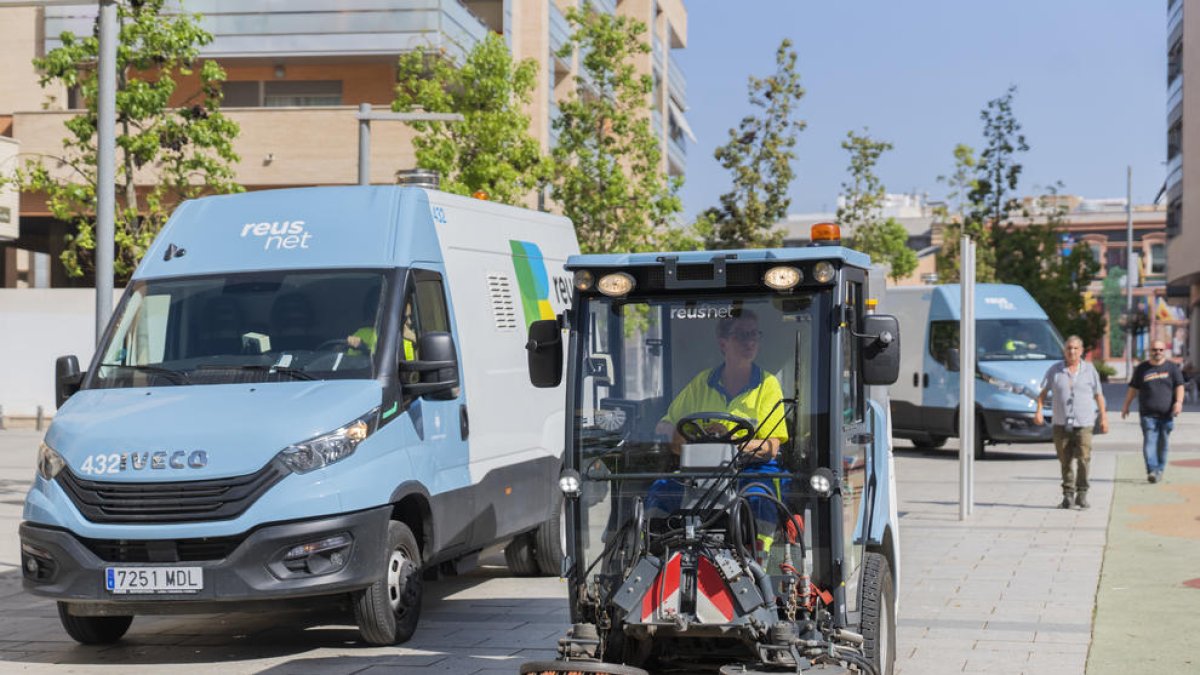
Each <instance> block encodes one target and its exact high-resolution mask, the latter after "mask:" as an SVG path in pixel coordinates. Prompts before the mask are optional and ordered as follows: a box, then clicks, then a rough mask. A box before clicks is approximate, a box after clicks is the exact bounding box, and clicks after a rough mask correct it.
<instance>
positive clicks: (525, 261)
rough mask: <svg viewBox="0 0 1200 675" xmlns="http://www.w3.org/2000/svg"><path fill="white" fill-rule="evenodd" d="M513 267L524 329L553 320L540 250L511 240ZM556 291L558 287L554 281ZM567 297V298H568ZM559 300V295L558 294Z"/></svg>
mask: <svg viewBox="0 0 1200 675" xmlns="http://www.w3.org/2000/svg"><path fill="white" fill-rule="evenodd" d="M508 244H509V246H510V247H511V249H512V258H513V267H514V268H515V269H516V273H517V287H518V288H519V289H520V291H521V307H522V308H524V310H525V327H526V328H529V324H531V323H533V322H534V321H538V320H539V319H553V318H554V308H553V307H552V306H551V305H550V275H549V274H547V273H546V262H545V261H544V260H543V259H542V249H540V248H538V245H537V244H534V243H530V242H528V241H517V240H515V239H511V240H509V242H508ZM555 282H556V283H555V287H556V290H561V289H557V286H558V285H559V284H558V283H557V282H558V280H557V279H556V280H555ZM568 297H569V296H568ZM560 299H561V293H560Z"/></svg>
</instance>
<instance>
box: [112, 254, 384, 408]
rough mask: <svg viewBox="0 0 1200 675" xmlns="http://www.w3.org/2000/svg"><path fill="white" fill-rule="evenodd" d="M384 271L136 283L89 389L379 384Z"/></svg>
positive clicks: (266, 274) (119, 311)
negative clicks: (376, 378) (316, 382)
mask: <svg viewBox="0 0 1200 675" xmlns="http://www.w3.org/2000/svg"><path fill="white" fill-rule="evenodd" d="M386 290H387V279H386V277H385V273H384V272H382V271H363V270H355V271H271V272H256V273H252V274H239V275H232V276H231V275H226V276H221V277H192V278H176V279H162V280H150V281H139V282H135V283H134V284H133V285H132V286H131V287H130V290H129V292H128V293H127V294H126V296H125V297H124V298H123V300H122V302H121V305H120V307H118V308H117V313H116V324H115V328H114V329H113V331H112V334H111V335H110V336H109V339H108V341H107V342H106V343H105V344H104V345H102V346H101V349H100V354H101V355H102V358H100V359H99V360H98V362H97V364H96V367H95V369H94V371H95V372H94V374H93V375H92V377H91V382H90V384H89V386H91V387H98V388H110V387H156V386H177V385H186V384H220V383H234V382H281V381H290V380H323V379H350V378H371V377H374V375H375V372H376V366H375V361H376V359H375V358H374V357H375V352H376V346H377V344H376V343H377V336H379V335H380V327H381V326H380V321H381V319H382V313H381V312H380V306H381V303H380V298H383V297H386Z"/></svg>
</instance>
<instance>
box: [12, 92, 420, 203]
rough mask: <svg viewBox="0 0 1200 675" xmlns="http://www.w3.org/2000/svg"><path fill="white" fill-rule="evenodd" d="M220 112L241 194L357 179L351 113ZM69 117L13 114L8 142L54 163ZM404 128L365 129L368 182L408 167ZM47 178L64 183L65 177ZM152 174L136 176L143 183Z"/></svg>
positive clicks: (408, 133)
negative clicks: (229, 126) (227, 124)
mask: <svg viewBox="0 0 1200 675" xmlns="http://www.w3.org/2000/svg"><path fill="white" fill-rule="evenodd" d="M223 111H224V113H225V114H226V115H227V116H228V117H229V118H230V119H231V120H233V121H234V122H237V123H238V125H239V126H240V127H241V133H240V134H239V135H238V137H237V139H236V140H235V141H234V150H235V151H236V152H237V153H238V154H239V155H240V156H241V161H240V162H238V163H237V165H236V167H235V171H236V175H237V177H236V180H237V181H238V182H239V183H241V184H242V185H245V186H247V187H286V186H294V185H352V184H354V183H356V182H357V180H358V155H357V152H358V120H357V118H356V116H357V114H358V108H357V107H356V106H329V107H305V108H225V109H223ZM75 114H76V113H74V112H62V111H54V112H44V111H36V112H17V113H15V114H14V115H13V135H14V137H15V138H16V139H18V140H19V141H20V142H21V152H22V154H26V155H44V156H48V157H55V156H58V155H60V154H61V153H62V138H63V136H64V133H65V129H64V128H63V123H64V122H65V121H66V120H67V119H69V118H70V117H72V116H73V115H75ZM412 137H413V132H412V129H411V128H410V127H409V126H408V125H406V124H402V123H399V122H376V123H374V124H372V125H371V177H370V178H371V182H372V183H376V184H388V183H393V182H395V173H396V171H397V170H398V169H411V168H413V167H414V166H415V165H416V159H415V157H414V155H413V149H412ZM48 165H49V167H50V168H51V170H52V172H53V173H54V174H55V175H57V176H60V177H67V176H68V175H70V174H69V170H67V169H65V168H62V167H57V168H56V167H54V166H53V163H48ZM154 180H155V177H154V175H153V173H151V172H150V171H144V172H141V173H139V175H138V183H141V184H149V183H152V182H153V181H154Z"/></svg>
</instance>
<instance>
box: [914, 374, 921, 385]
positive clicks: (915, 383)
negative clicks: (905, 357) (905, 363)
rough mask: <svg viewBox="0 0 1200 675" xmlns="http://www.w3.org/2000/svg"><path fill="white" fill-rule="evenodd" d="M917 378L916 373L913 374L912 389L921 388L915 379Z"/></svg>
mask: <svg viewBox="0 0 1200 675" xmlns="http://www.w3.org/2000/svg"><path fill="white" fill-rule="evenodd" d="M918 377H920V375H918V374H917V373H913V386H914V387H919V386H921V382H920V381H919V380H918V379H917V378H918Z"/></svg>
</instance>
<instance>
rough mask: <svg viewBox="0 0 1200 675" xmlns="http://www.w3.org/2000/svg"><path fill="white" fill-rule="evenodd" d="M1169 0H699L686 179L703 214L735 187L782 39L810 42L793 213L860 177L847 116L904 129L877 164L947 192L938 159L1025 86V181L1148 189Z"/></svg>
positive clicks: (1158, 179)
mask: <svg viewBox="0 0 1200 675" xmlns="http://www.w3.org/2000/svg"><path fill="white" fill-rule="evenodd" d="M1166 5H1167V3H1166V0H1040V1H1039V0H1002V1H1000V2H996V1H992V2H984V1H983V0H905V1H903V2H897V1H895V0H890V1H889V0H854V1H850V0H823V1H820V0H738V1H737V2H733V1H731V0H690V1H688V2H686V6H687V11H688V47H687V48H686V49H683V50H678V51H677V52H676V54H675V57H676V59H677V60H678V62H679V63H680V65H681V67H682V68H683V70H684V72H685V73H686V75H687V98H688V101H687V103H688V112H687V117H688V121H689V124H690V125H691V127H692V129H693V130H694V131H695V133H696V136H697V139H698V142H697V143H694V144H689V146H688V158H687V176H686V179H687V180H686V183H685V185H684V188H683V193H682V196H683V201H684V211H685V215H686V216H687V217H688V218H689V219H690V218H691V217H692V216H694V215H695V214H696V213H698V212H700V211H702V210H703V209H704V208H706V207H707V206H710V205H712V204H714V203H716V198H717V195H720V194H721V193H723V192H725V191H727V190H728V188H729V176H728V173H727V172H726V171H725V170H724V169H722V168H721V167H720V166H719V165H718V164H717V162H716V160H715V159H713V156H712V153H713V150H714V148H716V147H717V146H718V145H721V144H723V143H725V142H726V140H727V130H728V129H729V128H730V127H733V126H736V124H737V122H738V121H739V120H740V119H741V118H742V116H743V115H745V114H748V113H749V112H751V110H752V109H751V106H750V105H749V104H748V103H747V102H746V98H747V96H746V78H747V76H748V75H750V74H755V75H760V76H762V75H767V74H769V73H771V72H773V71H774V54H775V50H776V48H777V47H778V46H779V43H780V41H781V40H782V39H783V38H785V37H788V38H791V40H792V42H793V43H794V44H795V47H796V50H797V52H798V54H799V72H800V76H801V81H802V83H803V85H804V88H805V89H806V92H807V93H806V94H805V96H804V98H803V99H802V100H801V102H800V106H799V114H798V116H799V117H800V118H801V119H803V120H805V121H806V122H807V124H808V126H807V128H806V129H805V130H804V131H802V132H801V133H800V136H799V142H798V144H797V146H796V154H797V158H796V161H795V162H794V164H793V166H794V168H795V170H796V173H797V175H796V179H795V180H794V181H793V183H792V188H791V191H790V194H791V197H792V205H791V208H790V210H789V211H790V212H791V213H805V212H812V211H821V210H826V209H828V210H833V209H834V208H835V201H836V199H837V195H838V193H839V191H840V189H841V183H842V181H843V180H844V179H845V178H846V165H847V163H848V161H847V160H848V156H847V153H846V151H845V150H843V149H842V148H841V147H840V144H841V141H842V140H843V139H844V138H845V135H846V132H847V131H850V130H851V129H854V130H859V131H861V130H862V128H863V127H868V128H869V130H870V134H871V135H872V136H873V137H875V138H878V139H883V140H887V141H890V142H891V143H893V144H894V146H895V148H894V149H893V150H892V151H891V152H889V153H887V154H885V155H884V156H883V158H882V160H881V161H880V163H879V166H878V174H879V176H880V178H881V179H882V180H883V182H884V185H885V186H886V187H887V189H888V191H889V192H911V191H913V190H916V191H918V192H929V193H930V196H931V197H932V198H935V199H936V198H940V197H942V196H944V193H945V187H944V186H943V185H942V184H940V183H938V182H937V177H938V176H939V175H943V174H947V173H949V172H950V171H951V170H952V168H953V155H952V151H953V148H954V146H955V144H957V143H960V142H961V143H967V144H969V145H971V146H973V147H975V148H976V149H977V150H978V149H980V148H981V147H982V122H981V121H980V119H979V111H980V110H981V109H983V108H984V106H985V105H986V104H987V101H988V100H989V99H992V98H996V97H998V96H1000V95H1002V94H1003V93H1004V91H1005V90H1006V89H1007V87H1008V86H1009V85H1010V84H1011V85H1016V86H1017V88H1018V91H1017V95H1016V98H1015V104H1014V110H1015V113H1016V116H1017V119H1018V120H1019V121H1020V122H1021V124H1022V125H1023V127H1024V129H1023V131H1024V133H1025V137H1026V140H1027V141H1028V143H1029V145H1030V148H1031V149H1030V151H1029V152H1027V153H1025V154H1024V155H1022V156H1021V161H1022V163H1023V164H1024V167H1025V169H1024V174H1023V176H1022V181H1021V186H1020V188H1019V191H1020V192H1021V193H1022V194H1025V193H1029V192H1032V191H1034V189H1035V188H1036V187H1038V186H1045V185H1050V184H1052V183H1054V182H1055V181H1060V180H1061V181H1063V183H1064V184H1065V192H1067V193H1070V194H1080V195H1083V196H1085V197H1124V196H1125V167H1126V165H1132V166H1133V178H1134V181H1133V197H1134V202H1135V203H1146V202H1149V201H1150V200H1152V199H1153V198H1154V196H1155V195H1156V194H1157V192H1158V189H1159V188H1160V187H1161V186H1162V182H1163V178H1164V177H1165V170H1164V163H1165V160H1166V110H1165V106H1166V44H1165V42H1166V20H1167V19H1166Z"/></svg>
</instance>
